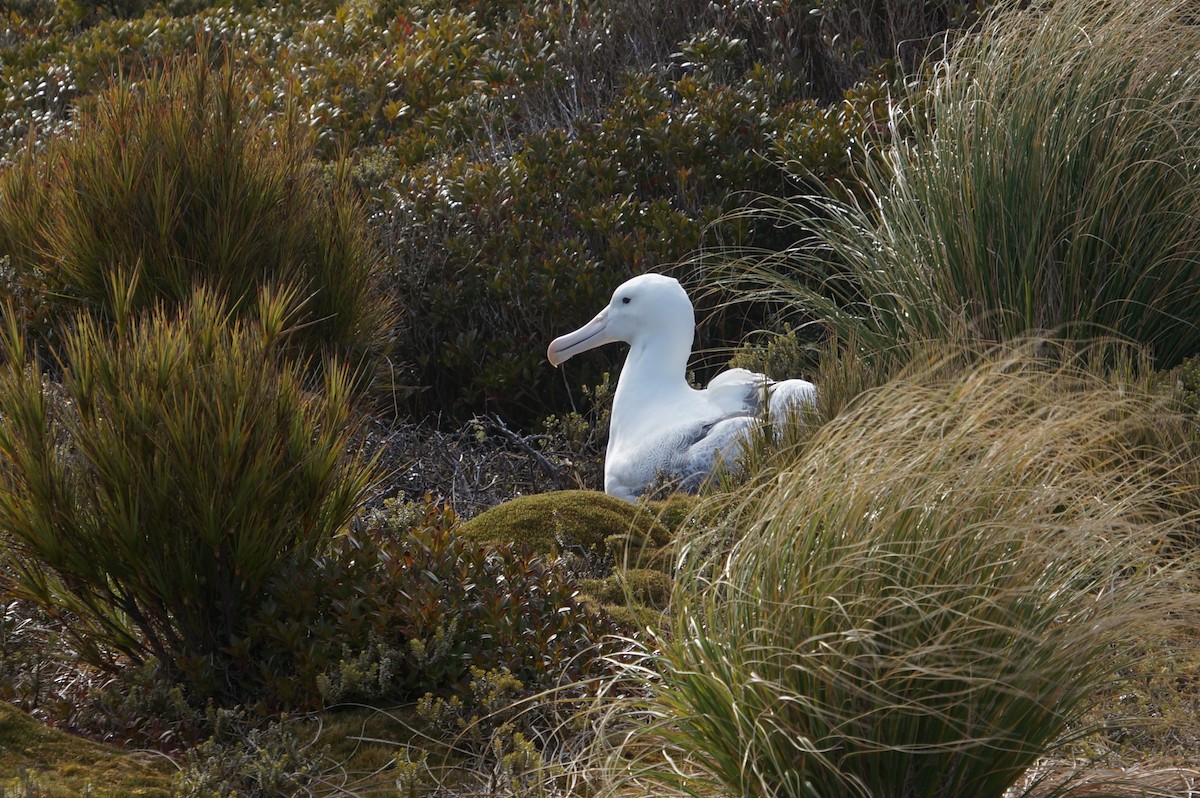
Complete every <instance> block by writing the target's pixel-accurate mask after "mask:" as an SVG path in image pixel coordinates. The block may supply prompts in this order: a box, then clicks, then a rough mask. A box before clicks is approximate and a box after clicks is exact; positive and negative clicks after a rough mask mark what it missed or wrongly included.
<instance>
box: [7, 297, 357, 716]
mask: <svg viewBox="0 0 1200 798" xmlns="http://www.w3.org/2000/svg"><path fill="white" fill-rule="evenodd" d="M295 299H296V297H295V294H294V293H292V294H287V293H281V294H264V295H262V296H261V297H260V305H259V309H258V313H257V314H255V315H256V317H257V318H256V319H255V320H253V321H246V320H237V319H236V318H234V317H232V311H231V309H230V305H229V304H228V303H226V302H225V301H223V300H222V299H221V298H219V297H218V296H217V295H216V294H214V293H212V292H211V291H206V290H200V291H197V292H196V293H195V294H194V295H193V297H192V299H191V300H190V301H189V302H186V303H185V304H184V305H183V306H182V307H180V308H177V309H174V310H167V309H165V308H161V307H160V308H158V309H156V310H154V311H151V312H149V313H148V314H146V315H145V316H144V317H143V318H140V319H136V320H132V319H123V320H122V322H123V323H122V324H120V325H119V327H118V330H117V331H116V332H115V333H113V332H110V331H109V330H108V329H106V326H105V325H103V324H102V323H101V322H99V321H97V320H96V319H95V318H93V317H91V316H86V315H85V316H81V317H79V318H78V319H77V320H76V324H75V328H74V329H73V330H71V331H68V332H67V333H65V334H64V339H63V351H64V357H63V360H62V364H61V365H62V378H61V379H62V382H61V385H60V384H56V383H55V382H53V381H52V380H50V379H49V378H48V377H46V376H44V375H43V374H42V373H41V372H40V371H39V370H38V369H37V368H36V366H35V365H34V364H33V363H32V360H31V352H30V351H29V350H28V349H27V348H26V341H25V340H24V339H23V337H22V335H21V333H20V332H19V330H18V329H17V326H16V322H15V321H14V320H13V318H12V317H11V316H10V317H9V319H8V327H7V330H6V331H5V334H4V339H3V349H2V352H3V359H4V362H3V367H2V370H0V418H2V419H3V423H0V453H2V457H0V525H2V526H3V528H4V530H5V533H6V535H7V536H8V537H9V538H10V540H11V542H12V543H13V544H14V545H15V546H16V547H17V567H18V573H17V574H16V576H15V579H16V581H17V586H18V588H19V590H20V592H21V593H22V594H24V595H26V596H28V597H30V598H32V599H33V600H35V601H37V602H39V603H40V604H42V605H43V606H45V607H46V608H47V609H48V610H50V611H51V612H52V613H55V614H57V615H62V616H63V617H64V620H65V622H66V625H67V628H68V629H69V630H70V631H71V632H72V633H73V635H74V637H75V643H76V645H77V646H78V650H79V652H80V655H81V656H83V657H84V658H85V659H87V660H89V661H91V662H93V663H95V664H98V665H101V666H104V667H114V661H113V659H111V653H112V652H114V651H115V652H120V653H121V654H124V655H126V656H128V657H129V658H131V659H132V660H133V661H134V662H143V661H146V660H147V659H148V658H150V657H153V658H155V659H157V660H158V661H159V662H160V663H161V664H162V665H163V667H164V668H165V669H166V671H167V674H168V678H172V679H177V680H181V681H182V682H183V683H185V684H186V685H187V686H188V688H189V692H191V693H192V694H193V695H199V696H201V697H202V696H205V695H213V696H217V697H220V698H223V699H227V698H237V697H243V696H244V695H245V694H244V689H245V682H244V679H243V676H244V674H243V672H242V668H243V666H244V663H243V662H242V661H240V660H239V658H238V654H237V653H236V652H235V651H234V645H235V643H236V641H237V640H239V639H240V638H241V637H242V636H244V635H245V633H246V629H247V626H248V624H249V622H250V618H251V617H252V616H253V614H254V613H255V611H256V610H257V608H259V607H260V605H261V603H262V601H263V600H264V594H263V591H264V589H265V588H266V586H267V584H268V582H269V580H271V579H272V578H273V576H274V575H275V574H276V573H277V572H278V570H279V569H280V568H281V567H284V566H285V565H286V564H289V563H293V564H294V563H296V562H307V561H308V559H309V558H311V557H312V556H314V555H316V554H317V553H319V552H320V551H322V550H323V549H324V547H325V546H326V545H328V543H329V540H330V538H331V537H332V536H333V535H334V533H335V532H336V531H337V530H338V529H339V528H340V527H342V526H343V525H344V524H345V523H346V522H347V521H348V520H349V518H350V516H351V515H352V513H353V512H354V511H355V509H356V507H357V506H358V504H359V502H360V501H361V499H362V497H363V495H364V491H365V490H366V488H367V487H368V485H369V483H370V481H371V473H372V469H371V464H370V462H369V461H367V460H365V459H364V458H362V457H361V456H359V455H357V454H355V452H354V447H353V434H354V426H353V424H352V421H351V415H350V410H349V399H348V392H349V390H350V385H351V381H350V377H349V375H348V372H347V370H346V369H345V368H343V367H341V366H339V365H338V364H337V363H336V362H333V361H330V362H329V363H327V366H326V368H325V370H324V378H323V379H324V383H323V386H322V390H321V391H320V392H312V391H310V390H309V389H307V388H305V385H304V382H303V380H304V374H303V369H302V367H301V366H299V365H297V364H295V363H294V362H292V361H291V360H290V359H288V357H287V352H286V346H287V333H288V329H289V328H288V324H287V322H288V314H289V310H290V309H292V308H294V305H295Z"/></svg>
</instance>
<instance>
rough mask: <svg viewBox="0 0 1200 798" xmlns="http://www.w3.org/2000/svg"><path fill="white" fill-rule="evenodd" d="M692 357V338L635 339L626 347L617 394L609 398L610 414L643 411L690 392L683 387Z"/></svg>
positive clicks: (687, 386)
mask: <svg viewBox="0 0 1200 798" xmlns="http://www.w3.org/2000/svg"><path fill="white" fill-rule="evenodd" d="M691 354H692V335H691V331H690V330H689V334H688V335H687V337H686V340H685V338H684V337H683V336H679V335H677V336H673V337H670V336H656V337H654V338H649V337H647V336H643V337H639V339H638V340H636V341H634V342H633V343H632V344H631V345H630V347H629V354H628V355H627V356H626V358H625V365H624V366H622V367H621V376H620V377H618V378H617V390H616V393H615V394H614V396H613V411H614V413H618V414H619V413H620V412H621V409H622V408H625V407H628V408H629V409H630V412H636V411H635V410H634V408H635V407H646V406H648V405H652V404H657V403H658V402H661V401H671V400H672V398H673V397H676V396H678V395H679V394H681V393H684V392H687V391H690V390H691V388H690V386H689V385H688V383H687V363H688V358H689V357H690V356H691Z"/></svg>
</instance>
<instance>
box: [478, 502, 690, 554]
mask: <svg viewBox="0 0 1200 798" xmlns="http://www.w3.org/2000/svg"><path fill="white" fill-rule="evenodd" d="M460 534H462V535H463V536H464V537H466V538H469V539H471V540H476V541H479V542H482V543H516V544H528V545H530V546H532V547H533V548H534V549H536V550H538V551H541V552H549V551H554V550H566V551H576V552H578V551H579V550H580V549H582V550H583V552H584V553H592V554H595V553H602V552H604V550H605V549H606V548H608V547H609V546H611V545H613V543H616V544H618V546H620V545H621V543H622V542H623V543H624V544H625V545H626V546H627V548H628V549H634V548H636V549H638V550H640V549H642V548H645V547H657V546H662V545H664V544H666V543H667V542H668V541H669V540H670V539H671V533H670V532H668V531H667V528H666V527H665V526H663V525H662V524H661V523H659V522H658V521H657V520H656V519H655V518H654V517H653V515H651V514H650V513H648V512H647V511H646V510H645V509H643V508H640V507H638V506H636V505H633V504H629V503H628V502H625V501H622V500H620V499H616V498H613V497H612V496H609V495H607V494H604V493H600V492H598V491H592V490H563V491H553V492H551V493H539V494H536V495H534V496H522V497H520V498H518V499H513V500H512V501H509V502H505V503H504V504H501V505H499V506H498V507H493V508H492V509H491V510H488V511H487V512H485V513H482V514H480V515H478V516H476V517H475V518H473V519H471V520H470V521H467V522H466V523H464V524H463V525H462V529H461V530H460ZM610 538H611V539H612V540H611V541H609V539H610ZM618 550H619V549H618Z"/></svg>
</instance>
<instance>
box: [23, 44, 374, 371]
mask: <svg viewBox="0 0 1200 798" xmlns="http://www.w3.org/2000/svg"><path fill="white" fill-rule="evenodd" d="M143 69H149V70H150V74H145V75H142V74H139V72H140V71H139V72H135V71H133V70H130V71H129V72H127V73H126V74H125V75H124V76H122V77H120V78H119V79H117V80H115V81H114V82H113V83H112V84H111V86H110V87H109V88H108V89H107V90H106V91H104V92H102V93H101V94H100V95H99V96H98V97H97V98H96V99H95V101H94V102H93V103H91V104H89V105H88V106H86V107H85V108H84V109H82V110H81V112H80V114H79V118H78V120H77V124H76V125H75V126H74V129H73V130H72V131H71V132H70V133H69V134H65V135H63V136H60V137H57V138H55V139H52V140H50V141H48V142H47V143H46V145H45V146H44V147H42V148H28V149H27V150H25V151H24V152H23V153H22V154H20V156H19V157H18V160H17V163H16V164H15V165H12V166H10V167H9V168H7V169H4V170H3V171H0V255H5V256H7V258H8V264H7V274H6V285H7V288H6V290H5V291H4V293H6V294H7V295H9V296H10V298H14V299H18V300H21V299H23V300H25V302H24V306H23V307H20V308H19V309H20V310H22V311H23V313H24V315H25V316H26V317H28V318H30V319H31V320H32V321H34V322H35V323H36V324H38V325H40V327H41V329H40V330H39V332H42V333H44V334H46V335H48V336H49V337H51V338H52V337H53V335H52V332H53V330H55V329H57V328H59V327H61V326H65V325H66V324H69V322H70V320H71V318H73V316H74V314H75V313H76V312H78V310H79V309H81V308H82V309H85V310H87V311H88V312H89V313H91V314H93V315H95V316H96V317H97V318H100V319H104V320H105V321H107V322H109V323H112V322H113V321H114V320H115V319H116V318H117V316H118V315H120V314H121V313H123V312H127V311H133V312H137V311H141V310H145V309H149V308H151V307H154V306H155V305H157V304H159V303H162V302H167V303H171V304H174V305H180V304H186V303H187V302H188V300H189V299H190V297H191V295H192V291H193V289H194V287H195V285H196V284H197V283H198V282H203V283H204V284H206V285H208V286H209V287H211V288H213V289H215V290H217V291H218V292H220V293H221V294H222V295H224V296H225V297H227V298H228V302H229V305H230V309H231V310H235V311H237V312H239V313H247V314H253V313H254V312H255V310H256V309H257V303H258V298H259V295H260V293H261V292H262V291H264V290H266V289H268V288H274V289H278V288H288V289H293V290H296V291H298V292H300V293H301V295H302V296H304V297H307V301H306V303H305V306H304V309H303V314H302V317H301V318H300V319H298V320H297V321H300V322H303V324H301V325H298V326H297V329H296V330H294V331H293V333H292V334H291V336H290V344H289V345H292V346H296V347H297V348H298V349H299V350H300V351H301V352H304V353H305V354H307V355H310V356H311V355H314V354H316V353H320V352H323V351H333V352H336V353H337V354H338V355H339V356H340V357H341V358H342V360H343V362H348V363H351V364H353V365H354V366H356V367H357V366H359V365H360V364H362V365H367V366H370V365H375V364H377V362H378V360H379V359H380V358H381V357H382V355H383V353H384V350H385V345H384V338H385V336H386V334H387V328H388V326H389V324H390V320H389V311H388V307H387V303H386V300H385V297H384V295H383V293H382V292H381V290H380V283H379V279H378V264H379V254H378V252H377V251H376V250H375V249H374V242H373V241H372V238H371V234H370V233H369V230H368V228H367V225H366V219H365V214H364V213H363V212H362V210H361V208H360V206H359V205H358V203H357V201H356V200H355V199H354V197H353V196H352V195H351V193H350V190H349V188H348V186H347V185H346V183H345V181H343V180H340V179H335V180H334V181H333V183H332V185H327V184H326V183H325V182H324V179H323V178H322V177H321V175H320V173H319V171H318V170H317V169H316V168H315V167H314V165H313V163H312V145H311V140H310V137H309V136H308V135H307V134H305V133H304V132H303V131H302V129H301V127H300V126H299V124H298V123H297V121H296V120H295V119H294V118H293V116H292V115H288V114H284V115H283V116H282V117H278V118H276V119H270V118H269V117H268V115H267V110H268V109H266V108H264V107H263V104H262V102H261V101H260V100H256V99H254V98H252V97H251V95H250V93H249V89H248V88H247V86H246V85H244V82H243V79H242V78H241V77H240V76H239V73H238V72H237V71H236V70H235V68H234V67H233V65H232V55H231V54H230V55H228V56H227V58H226V61H225V63H224V64H223V65H217V64H214V63H213V61H212V59H210V58H209V57H207V56H196V57H191V58H177V59H174V60H172V61H169V62H168V63H167V64H166V65H165V66H163V67H161V68H157V69H154V68H150V67H144V68H143ZM118 274H120V275H123V278H122V279H124V280H126V281H129V282H130V283H131V285H132V287H131V288H130V289H129V290H127V291H114V288H113V286H114V282H115V279H114V276H115V275H118ZM130 275H135V276H136V280H133V279H132V278H131V277H130ZM118 302H122V303H125V304H126V306H125V307H119V306H118V304H117V303H118Z"/></svg>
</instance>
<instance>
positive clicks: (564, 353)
mask: <svg viewBox="0 0 1200 798" xmlns="http://www.w3.org/2000/svg"><path fill="white" fill-rule="evenodd" d="M607 325H608V308H605V309H604V310H602V311H600V312H599V313H597V314H596V318H594V319H592V320H591V321H589V322H588V323H587V324H585V325H583V326H582V327H580V328H579V329H578V330H576V331H575V332H569V333H567V334H566V335H560V336H559V337H557V338H555V339H554V340H553V341H551V342H550V346H549V347H547V349H546V359H547V360H549V361H550V363H551V365H553V366H561V365H562V364H563V363H564V362H566V361H567V360H568V359H570V358H572V357H574V356H575V355H578V354H579V353H580V352H586V351H587V350H589V349H594V348H596V347H597V346H601V345H602V344H607V343H612V342H613V341H614V340H615V339H613V338H610V337H609V336H608V335H607V334H606V333H605V328H606V327H607Z"/></svg>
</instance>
